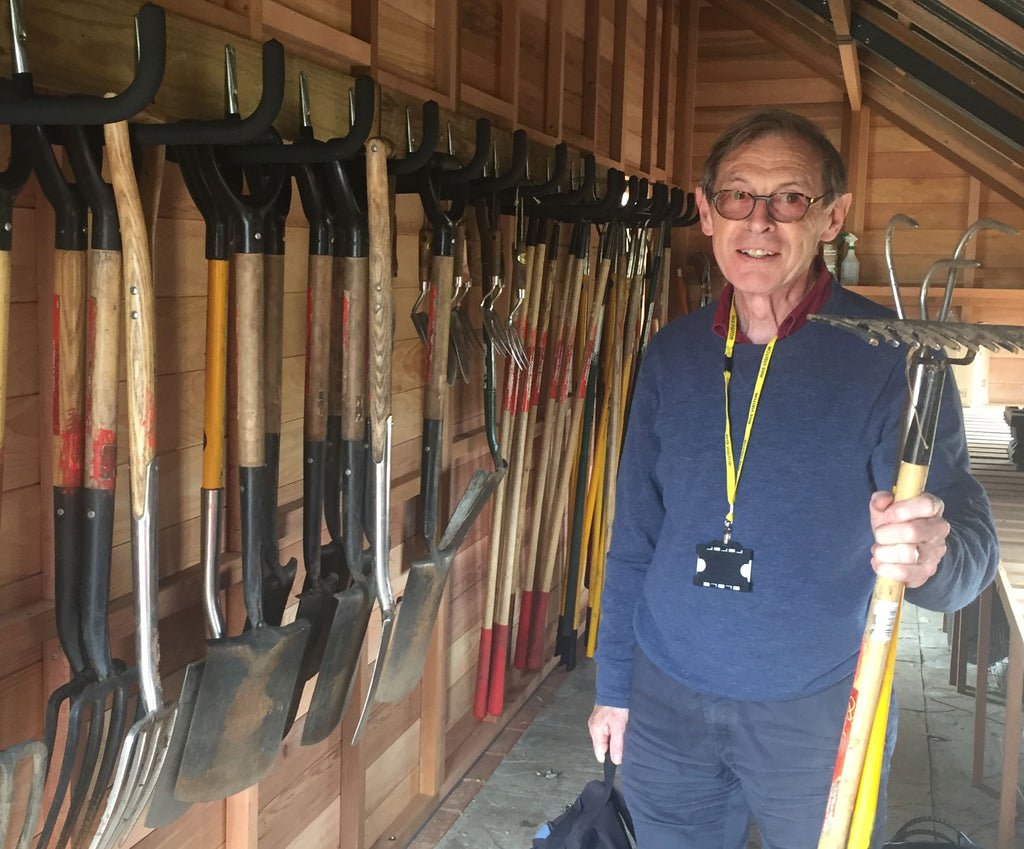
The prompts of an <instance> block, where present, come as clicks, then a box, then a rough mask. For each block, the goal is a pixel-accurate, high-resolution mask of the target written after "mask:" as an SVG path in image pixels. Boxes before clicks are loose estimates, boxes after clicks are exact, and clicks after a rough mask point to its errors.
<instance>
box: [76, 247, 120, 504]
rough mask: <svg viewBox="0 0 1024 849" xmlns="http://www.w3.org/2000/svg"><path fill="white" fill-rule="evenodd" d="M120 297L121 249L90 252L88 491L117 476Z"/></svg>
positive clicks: (104, 485)
mask: <svg viewBox="0 0 1024 849" xmlns="http://www.w3.org/2000/svg"><path fill="white" fill-rule="evenodd" d="M121 297H122V296H121V253H120V252H119V251H101V250H93V251H90V252H89V337H90V350H89V368H88V375H87V382H88V398H89V403H88V404H87V405H86V409H87V412H88V422H87V423H86V444H85V485H86V486H87V487H89V488H91V489H105V490H113V489H114V482H115V479H116V477H117V393H118V380H117V378H118V370H117V366H118V354H119V352H120V342H121V325H120V320H121Z"/></svg>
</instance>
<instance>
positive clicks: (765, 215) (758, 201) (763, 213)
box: [747, 198, 775, 230]
mask: <svg viewBox="0 0 1024 849" xmlns="http://www.w3.org/2000/svg"><path fill="white" fill-rule="evenodd" d="M770 201H771V198H755V199H754V209H753V211H752V212H751V213H750V215H749V216H747V224H748V225H750V226H751V227H753V228H755V229H757V230H767V229H768V228H770V227H774V226H775V219H774V218H772V216H771V214H770V213H769V212H768V204H769V202H770Z"/></svg>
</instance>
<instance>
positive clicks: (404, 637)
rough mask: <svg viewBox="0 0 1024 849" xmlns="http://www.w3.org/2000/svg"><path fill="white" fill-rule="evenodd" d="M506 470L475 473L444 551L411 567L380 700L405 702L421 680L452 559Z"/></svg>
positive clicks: (446, 537) (383, 671)
mask: <svg viewBox="0 0 1024 849" xmlns="http://www.w3.org/2000/svg"><path fill="white" fill-rule="evenodd" d="M506 469H507V465H506V466H502V467H501V468H499V469H498V470H496V471H493V472H487V471H484V470H482V469H478V470H477V471H475V472H474V473H473V477H472V478H471V479H470V482H469V486H467V487H466V491H465V492H464V493H463V494H462V498H460V499H459V503H458V504H457V505H455V511H454V512H453V513H452V517H451V519H450V520H449V522H448V527H447V528H446V529H445V532H444V535H443V536H442V537H441V546H440V548H438V549H436V550H435V551H434V552H433V554H432V555H431V556H429V557H427V558H424V559H423V560H417V561H415V562H413V564H412V566H411V567H410V568H409V576H408V578H407V580H406V584H405V593H404V594H403V595H402V601H401V603H400V604H399V606H398V614H397V618H396V621H395V633H394V637H393V638H392V640H391V643H390V645H389V646H388V651H387V654H386V655H385V656H384V657H383V660H382V661H380V662H382V663H383V667H382V669H381V673H380V683H379V684H378V685H377V695H376V698H377V700H378V701H382V702H398V701H401V700H402V699H404V698H405V697H406V696H407V695H409V693H410V692H412V690H413V688H414V687H415V686H416V684H417V682H418V681H419V680H420V677H421V676H422V674H423V664H424V663H425V661H426V658H427V651H428V650H429V649H430V637H431V635H432V634H433V631H434V623H435V622H436V621H437V613H438V610H439V609H440V607H441V597H442V596H443V595H444V588H445V584H446V583H447V581H448V572H449V571H450V569H451V565H452V559H453V558H454V557H455V552H457V551H458V550H459V548H460V547H461V545H462V543H463V542H465V540H466V535H467V534H468V533H469V529H470V528H471V527H472V526H473V523H474V522H475V521H476V519H477V517H478V516H479V515H480V512H481V511H482V510H483V508H484V505H486V504H487V502H488V500H489V499H490V497H491V496H492V495H493V494H494V491H495V489H497V488H498V484H499V483H501V479H502V478H503V477H504V476H505V471H506Z"/></svg>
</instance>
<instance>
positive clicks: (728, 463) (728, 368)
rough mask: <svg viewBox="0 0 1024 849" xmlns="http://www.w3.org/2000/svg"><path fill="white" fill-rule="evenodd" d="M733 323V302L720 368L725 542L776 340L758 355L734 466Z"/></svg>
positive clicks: (729, 531)
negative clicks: (731, 419)
mask: <svg viewBox="0 0 1024 849" xmlns="http://www.w3.org/2000/svg"><path fill="white" fill-rule="evenodd" d="M736 323H737V322H736V303H735V301H733V304H732V307H731V308H730V310H729V335H728V336H727V337H726V339H725V366H724V367H723V369H722V373H723V375H724V377H725V492H726V495H727V496H728V498H729V512H728V513H726V515H725V532H724V533H723V535H722V541H723V542H725V543H726V544H728V542H729V540H730V538H731V537H732V523H733V519H734V514H735V512H736V489H737V487H739V484H740V475H741V474H742V473H743V461H744V460H745V459H746V456H747V444H748V443H749V442H750V431H751V430H752V429H753V427H754V416H755V415H757V402H758V401H759V400H760V398H761V390H762V388H764V378H765V375H766V374H768V363H769V362H770V361H771V358H772V351H774V350H775V343H776V342H777V341H778V337H777V336H773V337H772V341H771V342H769V343H768V347H767V348H765V349H764V354H763V356H762V357H761V367H760V368H759V369H758V371H757V381H756V382H755V383H754V395H753V397H752V398H751V399H750V411H749V412H748V413H747V426H746V429H745V430H744V432H743V445H741V446H740V464H739V467H737V466H736V460H735V459H734V457H733V449H732V426H731V424H730V422H729V382H730V380H731V379H732V349H733V346H734V345H735V344H736Z"/></svg>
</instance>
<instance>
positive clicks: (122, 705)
mask: <svg viewBox="0 0 1024 849" xmlns="http://www.w3.org/2000/svg"><path fill="white" fill-rule="evenodd" d="M113 696H114V700H113V703H112V705H111V708H110V719H109V724H108V726H107V735H106V746H105V747H104V750H103V759H102V760H101V762H100V766H99V769H98V770H97V772H96V778H95V780H94V782H93V791H92V795H91V796H90V798H89V804H88V807H87V808H86V811H85V818H84V819H83V820H82V825H81V829H80V839H78V840H76V842H75V845H76V846H81V845H83V843H84V839H85V835H88V834H90V833H91V829H92V825H93V823H94V822H95V821H96V815H97V814H98V813H99V811H100V805H101V804H102V802H103V800H104V798H105V796H106V794H107V787H108V785H109V783H110V778H111V776H112V775H113V774H114V770H115V768H116V767H117V758H118V755H119V754H120V751H121V746H122V743H123V738H124V729H125V726H126V722H125V720H126V719H127V716H128V693H127V691H126V690H125V689H123V688H121V687H118V688H116V689H115V690H114V691H113ZM68 826H69V823H68V822H65V824H64V830H65V831H66V830H67V829H68ZM64 839H65V838H64V834H63V833H62V834H61V841H60V843H59V844H58V845H63V844H64Z"/></svg>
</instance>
